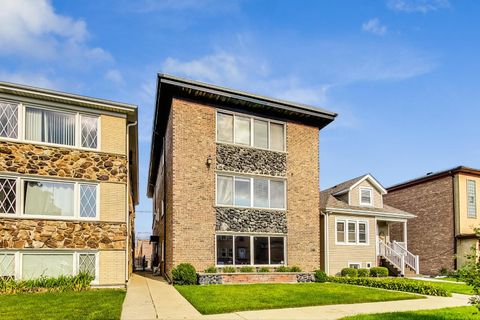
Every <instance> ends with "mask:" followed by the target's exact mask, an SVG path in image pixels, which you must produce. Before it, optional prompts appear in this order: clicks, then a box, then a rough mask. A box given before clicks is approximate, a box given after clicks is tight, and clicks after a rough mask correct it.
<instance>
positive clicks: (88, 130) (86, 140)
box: [82, 116, 98, 149]
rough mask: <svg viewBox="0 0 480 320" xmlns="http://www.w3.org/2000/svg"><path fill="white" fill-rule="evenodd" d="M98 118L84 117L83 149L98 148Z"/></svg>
mask: <svg viewBox="0 0 480 320" xmlns="http://www.w3.org/2000/svg"><path fill="white" fill-rule="evenodd" d="M97 140H98V117H88V116H82V147H84V148H92V149H96V148H97Z"/></svg>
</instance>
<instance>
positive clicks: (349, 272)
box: [340, 268, 358, 278]
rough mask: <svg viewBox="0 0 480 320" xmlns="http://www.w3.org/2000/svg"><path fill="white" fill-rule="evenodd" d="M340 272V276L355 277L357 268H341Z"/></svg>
mask: <svg viewBox="0 0 480 320" xmlns="http://www.w3.org/2000/svg"><path fill="white" fill-rule="evenodd" d="M340 274H341V275H342V277H350V278H355V277H358V270H357V269H355V268H343V269H342V271H340Z"/></svg>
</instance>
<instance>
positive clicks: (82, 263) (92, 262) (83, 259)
mask: <svg viewBox="0 0 480 320" xmlns="http://www.w3.org/2000/svg"><path fill="white" fill-rule="evenodd" d="M78 260H79V261H78V271H79V272H84V273H88V274H90V275H92V276H94V277H95V271H96V270H95V269H96V268H95V266H96V259H95V254H94V253H81V254H80V255H79V257H78Z"/></svg>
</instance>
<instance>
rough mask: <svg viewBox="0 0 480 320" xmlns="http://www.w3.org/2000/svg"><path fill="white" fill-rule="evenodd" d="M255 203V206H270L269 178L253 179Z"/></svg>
mask: <svg viewBox="0 0 480 320" xmlns="http://www.w3.org/2000/svg"><path fill="white" fill-rule="evenodd" d="M253 205H254V206H255V207H260V208H267V207H268V180H266V179H254V180H253Z"/></svg>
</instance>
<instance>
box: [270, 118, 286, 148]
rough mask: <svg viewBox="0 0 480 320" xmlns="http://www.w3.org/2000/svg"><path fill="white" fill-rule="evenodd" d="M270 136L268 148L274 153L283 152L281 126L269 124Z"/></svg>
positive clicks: (282, 131) (282, 130)
mask: <svg viewBox="0 0 480 320" xmlns="http://www.w3.org/2000/svg"><path fill="white" fill-rule="evenodd" d="M270 134H271V137H270V148H271V149H272V150H276V151H283V150H284V149H285V146H284V140H285V138H284V129H283V124H278V123H270Z"/></svg>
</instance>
